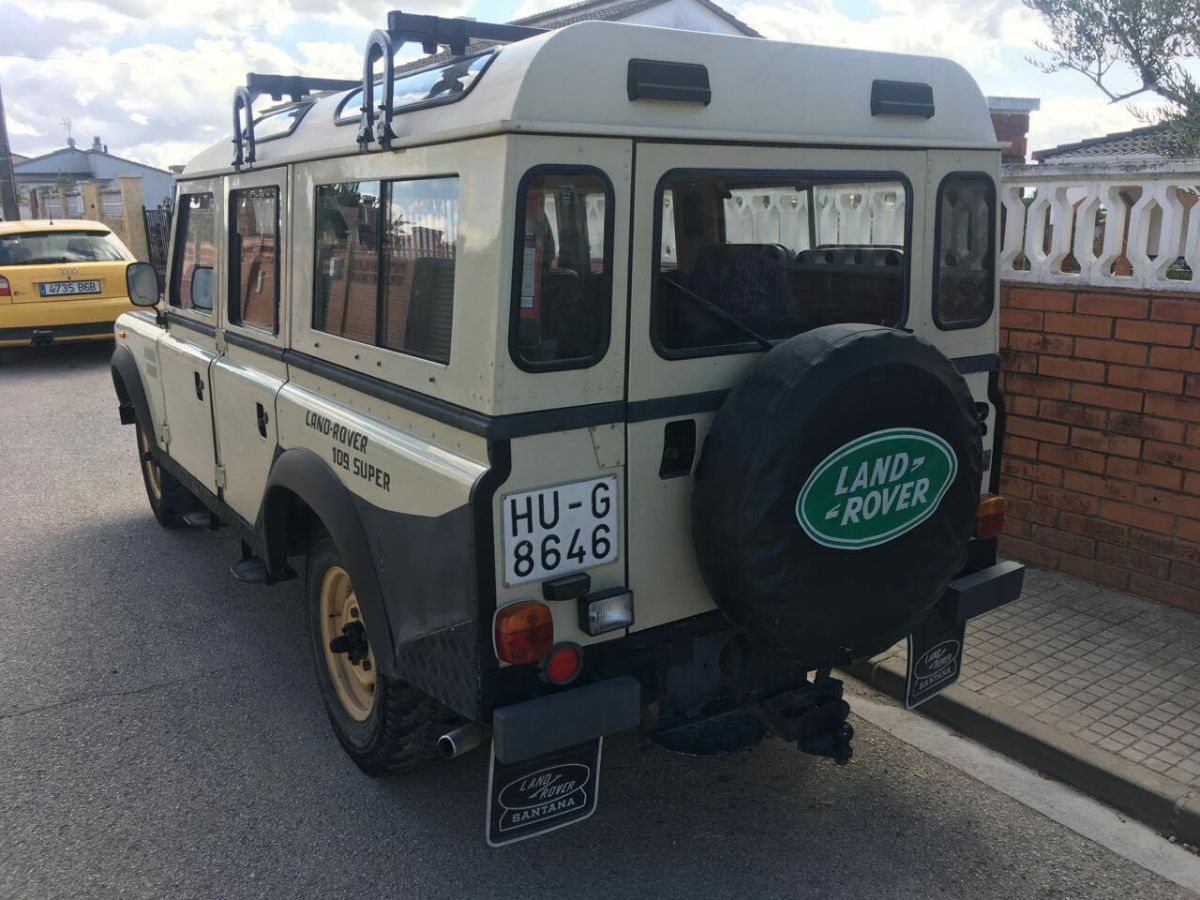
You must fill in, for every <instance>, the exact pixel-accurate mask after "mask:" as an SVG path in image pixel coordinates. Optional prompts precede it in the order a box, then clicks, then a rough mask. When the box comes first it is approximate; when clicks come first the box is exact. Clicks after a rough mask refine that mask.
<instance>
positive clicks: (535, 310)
mask: <svg viewBox="0 0 1200 900" xmlns="http://www.w3.org/2000/svg"><path fill="white" fill-rule="evenodd" d="M612 209H613V203H612V186H611V185H610V184H609V181H608V179H607V178H606V177H605V176H604V175H603V174H602V173H600V172H599V171H597V170H595V169H577V170H568V169H559V168H554V169H541V170H536V169H535V170H534V171H532V172H530V173H528V174H527V175H526V176H525V177H524V178H523V179H522V181H521V187H520V190H519V192H518V197H517V210H518V213H517V241H516V259H515V260H514V262H513V300H512V304H513V308H512V319H511V324H510V330H509V348H510V351H511V353H512V356H513V360H514V361H515V362H516V363H517V365H518V366H520V367H521V368H523V369H526V370H530V371H539V370H545V369H578V368H586V367H587V366H590V365H593V364H594V363H596V362H598V361H599V359H600V358H601V357H602V356H604V354H605V352H606V351H607V350H608V338H609V323H610V320H611V312H610V308H611V297H612Z"/></svg>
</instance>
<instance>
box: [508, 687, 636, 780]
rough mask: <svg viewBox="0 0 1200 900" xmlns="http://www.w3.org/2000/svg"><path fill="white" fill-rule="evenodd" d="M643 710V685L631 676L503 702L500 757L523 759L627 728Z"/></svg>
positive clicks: (631, 726)
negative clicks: (526, 698)
mask: <svg viewBox="0 0 1200 900" xmlns="http://www.w3.org/2000/svg"><path fill="white" fill-rule="evenodd" d="M641 712H642V686H641V685H640V684H638V682H637V680H636V679H635V678H631V677H629V676H622V677H619V678H607V679H605V680H603V681H597V682H593V683H592V684H588V685H584V686H583V687H579V688H573V689H572V690H569V691H562V692H561V693H558V694H550V695H548V696H545V697H538V698H537V699H534V700H526V701H525V702H524V703H514V704H513V705H512V706H502V707H500V708H499V709H497V710H496V711H495V713H494V714H493V715H492V740H493V746H494V747H495V752H496V759H498V760H500V762H502V763H515V762H521V761H522V760H526V759H532V758H533V757H535V756H542V755H543V754H546V753H553V752H554V751H555V750H561V749H563V748H564V747H572V746H574V745H576V744H582V743H583V742H584V741H590V740H594V739H595V738H598V737H603V736H604V735H606V734H613V733H615V732H618V731H625V730H626V729H628V728H633V727H635V726H636V725H638V724H639V723H640V721H641Z"/></svg>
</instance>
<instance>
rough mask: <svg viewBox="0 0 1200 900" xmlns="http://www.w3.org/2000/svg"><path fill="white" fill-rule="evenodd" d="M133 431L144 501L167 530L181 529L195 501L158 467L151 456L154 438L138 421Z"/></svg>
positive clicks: (197, 504)
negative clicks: (143, 485) (135, 431)
mask: <svg viewBox="0 0 1200 900" xmlns="http://www.w3.org/2000/svg"><path fill="white" fill-rule="evenodd" d="M136 428H137V445H138V458H139V460H140V461H141V467H142V482H143V483H144V484H145V485H146V499H148V500H149V501H150V509H152V510H153V511H154V518H156V519H158V521H159V524H160V525H163V526H165V527H167V528H182V527H183V525H184V521H183V517H184V516H186V515H187V514H188V513H190V512H192V511H193V510H196V509H199V507H200V504H199V501H198V500H196V498H195V497H194V496H193V495H192V493H191V492H190V491H189V490H188V489H187V488H185V487H184V486H183V485H182V484H180V483H179V481H178V480H177V479H176V478H175V476H173V475H172V474H171V473H170V472H167V471H166V470H165V469H163V467H162V466H161V465H160V464H159V462H158V458H157V457H156V456H155V455H154V439H153V438H152V437H151V436H150V435H149V434H148V433H147V432H146V429H145V428H144V427H143V426H142V423H141V422H138V423H137V426H136Z"/></svg>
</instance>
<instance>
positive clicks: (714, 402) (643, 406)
mask: <svg viewBox="0 0 1200 900" xmlns="http://www.w3.org/2000/svg"><path fill="white" fill-rule="evenodd" d="M728 393H729V391H727V390H726V391H705V392H703V393H699V394H681V395H680V396H678V397H660V398H657V399H655V400H634V401H632V402H631V403H629V405H628V407H627V409H626V411H625V421H627V422H651V421H653V420H654V419H666V418H669V417H672V416H687V415H691V414H693V413H704V412H716V411H717V409H719V408H720V406H721V404H722V403H724V402H725V396H726V395H727V394H728Z"/></svg>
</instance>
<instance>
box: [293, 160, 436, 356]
mask: <svg viewBox="0 0 1200 900" xmlns="http://www.w3.org/2000/svg"><path fill="white" fill-rule="evenodd" d="M316 209H317V213H316V215H317V221H316V253H315V255H316V272H315V278H314V288H313V290H314V296H313V328H315V329H317V330H318V331H324V332H327V333H329V334H336V335H340V336H341V337H345V338H349V339H350V340H354V341H359V342H361V343H364V344H371V345H373V346H376V347H383V348H386V349H388V350H398V351H401V352H403V353H408V354H411V355H413V356H420V357H423V358H425V359H431V360H434V361H436V362H440V363H447V362H449V361H450V338H451V325H452V322H453V317H454V265H455V258H456V255H457V245H458V179H457V178H422V179H415V180H408V181H385V182H379V181H357V182H347V183H343V184H325V185H320V186H318V188H317V197H316Z"/></svg>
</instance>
